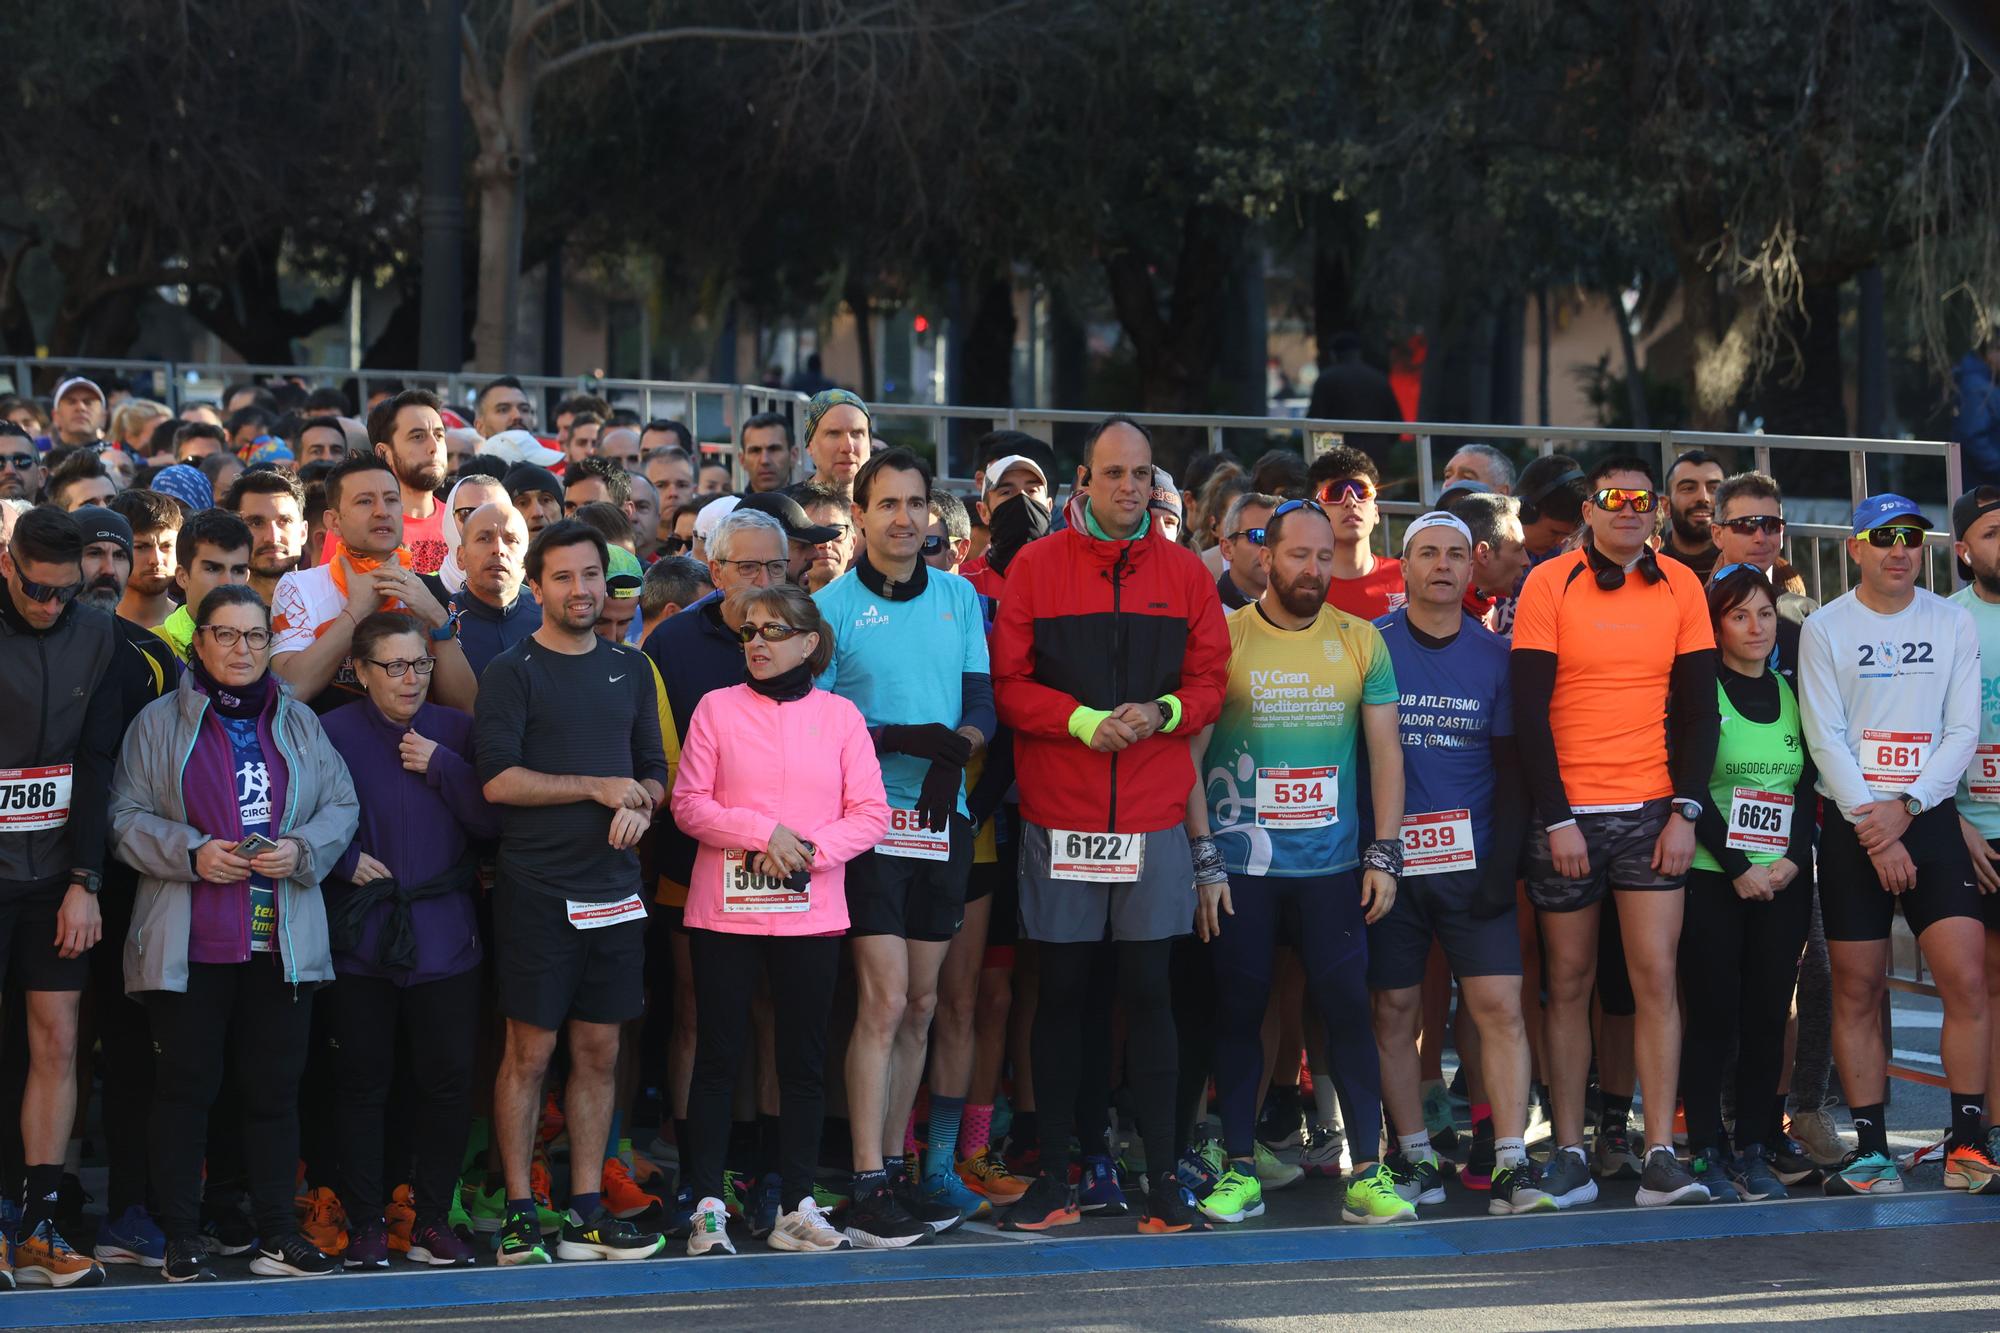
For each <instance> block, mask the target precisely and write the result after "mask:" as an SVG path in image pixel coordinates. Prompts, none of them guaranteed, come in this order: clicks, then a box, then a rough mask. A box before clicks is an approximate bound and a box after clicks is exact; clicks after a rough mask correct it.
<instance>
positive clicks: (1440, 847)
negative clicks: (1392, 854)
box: [1403, 810, 1479, 879]
mask: <svg viewBox="0 0 2000 1333" xmlns="http://www.w3.org/2000/svg"><path fill="white" fill-rule="evenodd" d="M1478 865H1479V858H1478V856H1477V855H1476V854H1475V853H1474V851H1473V848H1472V812H1471V811H1470V810H1439V811H1436V812H1434V813H1432V814H1428V815H1410V816H1408V817H1407V818H1405V819H1404V820H1403V878H1405V879H1408V878H1409V877H1410V876H1412V875H1442V874H1446V873H1448V872H1450V871H1454V870H1473V869H1476V868H1478Z"/></svg>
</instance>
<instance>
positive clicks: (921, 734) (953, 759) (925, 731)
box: [876, 722, 972, 769]
mask: <svg viewBox="0 0 2000 1333" xmlns="http://www.w3.org/2000/svg"><path fill="white" fill-rule="evenodd" d="M876 748H877V749H881V750H886V751H888V752H889V753H891V754H907V755H914V756H915V757H916V758H918V759H928V760H930V761H931V762H932V763H933V764H947V765H949V766H951V767H953V768H957V769H963V768H964V767H965V764H966V761H967V760H969V759H971V758H972V742H971V741H969V740H967V739H966V738H965V737H963V736H961V735H959V734H958V733H957V732H956V731H954V730H952V729H951V728H950V727H947V726H946V725H944V723H942V722H925V723H922V724H920V725H918V726H914V727H894V726H890V727H883V728H882V729H881V732H880V738H879V741H878V743H877V746H876Z"/></svg>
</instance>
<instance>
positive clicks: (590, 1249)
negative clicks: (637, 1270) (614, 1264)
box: [556, 1207, 667, 1262]
mask: <svg viewBox="0 0 2000 1333" xmlns="http://www.w3.org/2000/svg"><path fill="white" fill-rule="evenodd" d="M666 1243H667V1240H666V1237H664V1236H662V1235H661V1234H660V1233H659V1232H657V1231H646V1230H642V1229H641V1228H639V1227H635V1226H633V1225H632V1224H631V1223H630V1222H627V1221H625V1220H624V1219H623V1218H619V1217H613V1216H612V1215H611V1214H610V1213H607V1212H606V1211H604V1209H603V1208H602V1207H600V1208H598V1210H597V1216H595V1217H593V1218H591V1219H590V1220H589V1221H587V1222H586V1221H584V1220H583V1219H582V1218H580V1217H578V1216H577V1215H576V1214H575V1213H573V1212H572V1213H571V1214H570V1215H569V1216H568V1217H567V1218H566V1219H564V1221H563V1229H562V1233H561V1234H560V1235H559V1236H557V1237H556V1258H558V1259H563V1260H568V1261H572V1262H575V1261H584V1260H590V1259H650V1258H652V1257H653V1256H654V1255H656V1254H658V1253H659V1252H660V1251H661V1250H662V1249H664V1248H665V1247H666Z"/></svg>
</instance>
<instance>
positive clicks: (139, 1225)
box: [90, 1203, 167, 1268]
mask: <svg viewBox="0 0 2000 1333" xmlns="http://www.w3.org/2000/svg"><path fill="white" fill-rule="evenodd" d="M90 1253H91V1256H92V1257H93V1258H95V1259H96V1260H97V1262H99V1263H101V1264H137V1265H139V1266H140V1267H141V1268H159V1267H162V1266H163V1265H165V1263H166V1262H167V1238H166V1236H165V1235H163V1234H162V1233H161V1231H160V1228H159V1227H158V1226H156V1225H154V1223H153V1215H152V1214H151V1213H149V1212H147V1211H146V1210H145V1208H144V1207H143V1206H141V1205H139V1204H136V1203H135V1204H133V1205H132V1206H131V1207H130V1208H127V1209H126V1210H125V1211H124V1212H122V1213H120V1214H119V1215H118V1216H116V1217H107V1218H105V1219H104V1224H103V1225H102V1226H100V1227H98V1228H97V1243H96V1244H95V1245H93V1246H92V1247H91V1250H90Z"/></svg>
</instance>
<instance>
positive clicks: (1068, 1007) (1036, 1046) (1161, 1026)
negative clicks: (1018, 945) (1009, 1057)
mask: <svg viewBox="0 0 2000 1333" xmlns="http://www.w3.org/2000/svg"><path fill="white" fill-rule="evenodd" d="M1173 945H1174V942H1173V941H1172V940H1171V939H1164V940H1119V941H1118V942H1117V943H1115V944H1103V943H1089V944H1051V943H1049V942H1047V941H1046V940H1044V941H1042V942H1041V943H1039V944H1037V945H1036V948H1037V949H1038V950H1039V951H1040V953H1041V965H1042V973H1041V982H1040V987H1041V989H1040V994H1039V996H1038V998H1037V1000H1036V1006H1035V1028H1034V1033H1033V1035H1032V1037H1031V1039H1030V1056H1031V1058H1032V1059H1033V1061H1034V1066H1035V1105H1036V1108H1037V1111H1038V1113H1039V1115H1040V1117H1041V1152H1042V1171H1043V1173H1044V1174H1047V1175H1055V1176H1056V1177H1057V1178H1058V1179H1061V1178H1063V1173H1065V1172H1067V1170H1068V1169H1069V1140H1070V1135H1071V1134H1072V1133H1074V1132H1077V1131H1078V1130H1079V1129H1080V1130H1081V1133H1080V1135H1079V1137H1081V1138H1082V1139H1083V1141H1084V1144H1085V1149H1084V1150H1085V1151H1086V1152H1090V1151H1092V1150H1093V1144H1094V1142H1095V1141H1097V1140H1099V1139H1100V1138H1101V1136H1102V1133H1103V1130H1104V1126H1105V1122H1106V1121H1105V1117H1106V1108H1107V1107H1108V1106H1109V1105H1110V1102H1111V1063H1112V1060H1111V1000H1112V994H1113V984H1112V983H1113V977H1114V973H1113V970H1112V969H1113V967H1114V966H1115V968H1116V972H1115V978H1116V994H1117V998H1118V999H1120V1000H1122V1001H1123V1002H1124V1007H1125V1086H1126V1088H1127V1089H1128V1090H1129V1091H1130V1092H1131V1094H1132V1100H1133V1105H1134V1109H1135V1111H1136V1113H1137V1116H1138V1120H1139V1133H1140V1136H1141V1137H1142V1138H1143V1139H1144V1140H1145V1144H1146V1169H1147V1170H1148V1171H1151V1172H1153V1173H1155V1174H1159V1173H1161V1172H1171V1171H1172V1170H1173V1169H1174V1163H1175V1162H1176V1161H1177V1160H1178V1159H1179V1156H1180V1149H1179V1145H1178V1144H1177V1143H1175V1141H1174V1133H1175V1119H1176V1117H1175V1114H1174V1082H1175V1070H1176V1068H1177V1066H1178V1064H1179V1052H1178V1051H1177V1050H1176V1049H1175V1048H1176V1045H1177V1042H1178V1038H1177V1037H1176V1036H1175V1030H1174V1009H1173V988H1172V985H1171V983H1170V972H1171V969H1170V966H1169V964H1170V962H1171V959H1172V956H1173ZM1079 1116H1084V1117H1087V1119H1086V1120H1085V1121H1083V1122H1082V1123H1081V1124H1079V1122H1078V1117H1079ZM1099 1151H1101V1149H1099Z"/></svg>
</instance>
